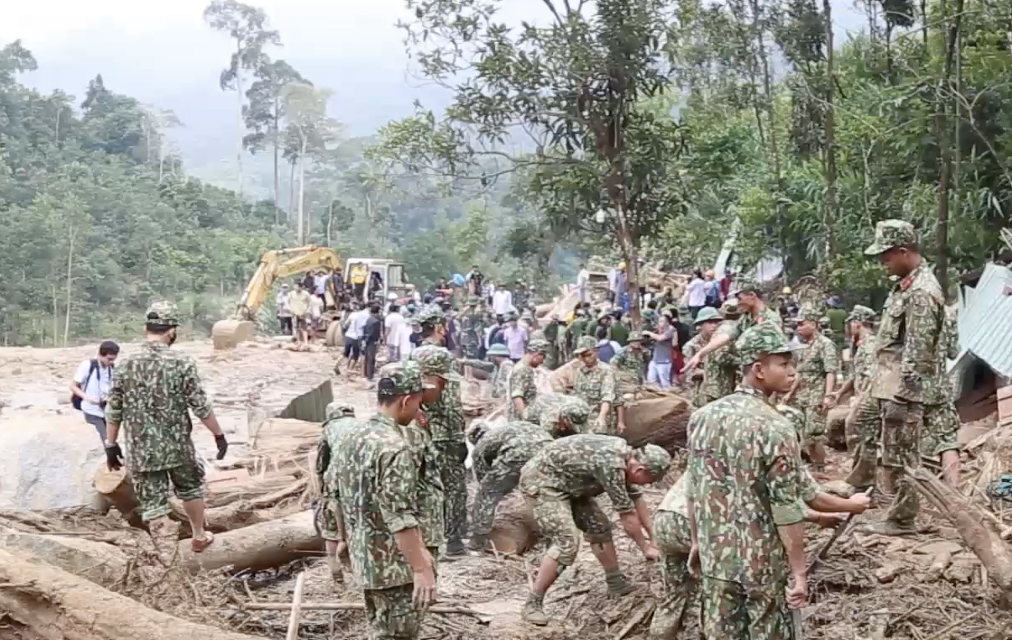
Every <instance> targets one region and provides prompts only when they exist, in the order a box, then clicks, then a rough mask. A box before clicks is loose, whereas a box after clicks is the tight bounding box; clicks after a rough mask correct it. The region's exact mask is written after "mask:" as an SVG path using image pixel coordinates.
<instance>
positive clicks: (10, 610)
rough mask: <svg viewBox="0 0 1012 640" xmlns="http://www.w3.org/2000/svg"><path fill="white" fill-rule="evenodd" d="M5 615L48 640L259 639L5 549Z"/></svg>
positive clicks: (0, 596)
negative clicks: (161, 608) (156, 605)
mask: <svg viewBox="0 0 1012 640" xmlns="http://www.w3.org/2000/svg"><path fill="white" fill-rule="evenodd" d="M0 611H3V612H4V614H5V615H6V616H7V617H9V618H10V619H11V620H14V621H16V622H18V623H20V624H22V625H24V626H25V627H27V628H28V630H29V631H30V632H32V633H33V634H35V636H38V637H40V638H44V639H45V640H123V639H124V638H144V640H194V638H200V640H255V636H248V635H244V634H241V633H233V632H231V631H222V630H221V629H217V628H215V627H210V626H207V625H202V624H196V623H194V622H189V621H188V620H183V619H181V618H176V617H174V616H170V615H168V614H166V613H161V612H159V611H155V610H153V609H149V608H147V607H145V606H144V605H142V604H140V603H138V602H136V601H135V600H131V599H130V598H127V597H125V596H121V595H119V594H116V593H113V592H111V591H108V590H106V589H103V588H101V587H98V586H96V585H95V584H94V583H93V582H91V581H89V580H85V579H84V578H80V577H78V576H75V575H73V574H70V573H68V572H66V571H64V570H62V569H59V568H56V567H53V566H50V565H48V564H46V563H44V562H42V561H40V560H39V559H38V558H36V557H34V556H31V555H30V554H23V553H21V552H17V553H12V552H11V551H9V550H4V549H0Z"/></svg>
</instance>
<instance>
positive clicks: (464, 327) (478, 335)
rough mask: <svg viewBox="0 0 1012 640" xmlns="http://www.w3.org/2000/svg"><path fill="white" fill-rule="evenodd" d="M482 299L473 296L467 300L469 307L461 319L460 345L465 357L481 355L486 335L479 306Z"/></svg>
mask: <svg viewBox="0 0 1012 640" xmlns="http://www.w3.org/2000/svg"><path fill="white" fill-rule="evenodd" d="M479 304H480V300H478V299H477V298H475V297H473V296H472V297H471V298H469V299H468V301H467V309H465V310H464V314H463V315H461V317H460V321H459V325H460V326H459V328H460V347H461V350H462V352H463V354H464V357H465V358H478V357H479V356H480V355H481V341H482V338H483V337H484V335H485V326H484V320H483V318H482V315H481V313H479V312H478V310H477V307H478V305H479Z"/></svg>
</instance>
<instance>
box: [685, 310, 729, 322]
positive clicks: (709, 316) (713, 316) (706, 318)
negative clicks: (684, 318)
mask: <svg viewBox="0 0 1012 640" xmlns="http://www.w3.org/2000/svg"><path fill="white" fill-rule="evenodd" d="M723 319H724V318H723V317H722V316H721V315H720V312H719V311H717V310H716V309H714V308H713V307H703V308H702V309H700V310H699V313H697V314H696V319H695V320H694V321H693V323H692V324H694V325H696V324H703V323H704V322H710V321H713V320H716V321H717V322H720V321H721V320H723Z"/></svg>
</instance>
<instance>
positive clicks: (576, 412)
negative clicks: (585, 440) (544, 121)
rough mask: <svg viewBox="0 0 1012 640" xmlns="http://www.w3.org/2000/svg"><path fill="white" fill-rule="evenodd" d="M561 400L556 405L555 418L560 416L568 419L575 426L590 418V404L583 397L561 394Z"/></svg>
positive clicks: (558, 418) (583, 423)
mask: <svg viewBox="0 0 1012 640" xmlns="http://www.w3.org/2000/svg"><path fill="white" fill-rule="evenodd" d="M562 397H563V400H562V402H560V403H559V405H558V409H557V411H558V415H557V416H556V418H555V420H556V421H558V420H560V419H562V418H565V419H567V420H569V421H570V422H571V423H573V424H574V425H576V426H583V425H585V424H587V420H588V419H589V418H590V405H589V404H587V401H586V400H584V399H583V398H578V397H576V396H562Z"/></svg>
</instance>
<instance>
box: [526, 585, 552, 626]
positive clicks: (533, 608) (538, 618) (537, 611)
mask: <svg viewBox="0 0 1012 640" xmlns="http://www.w3.org/2000/svg"><path fill="white" fill-rule="evenodd" d="M522 616H523V619H524V620H526V621H527V622H529V623H531V624H535V625H537V626H539V627H543V626H545V625H546V624H548V615H547V614H545V594H543V593H541V594H538V593H532V594H531V595H529V596H527V602H526V603H525V604H524V610H523V614H522Z"/></svg>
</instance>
